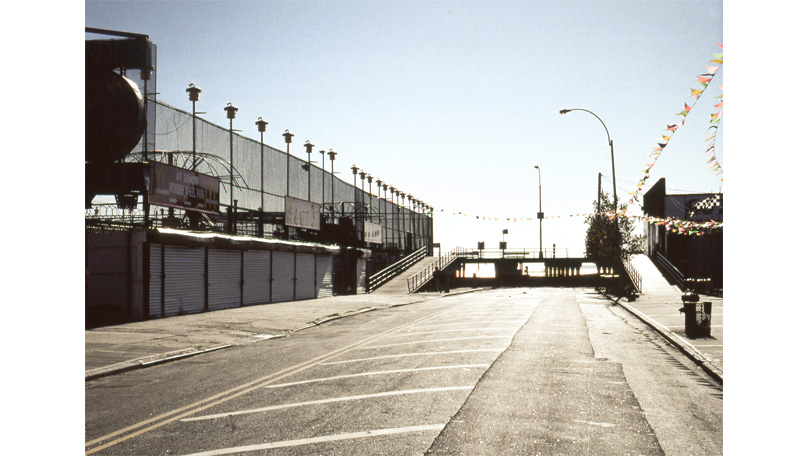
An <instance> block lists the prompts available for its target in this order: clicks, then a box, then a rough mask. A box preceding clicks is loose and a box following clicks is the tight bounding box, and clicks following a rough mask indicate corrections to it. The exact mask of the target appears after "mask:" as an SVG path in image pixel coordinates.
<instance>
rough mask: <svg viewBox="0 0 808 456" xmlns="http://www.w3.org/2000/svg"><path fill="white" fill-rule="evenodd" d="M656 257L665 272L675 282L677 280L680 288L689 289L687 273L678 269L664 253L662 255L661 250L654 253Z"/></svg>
mask: <svg viewBox="0 0 808 456" xmlns="http://www.w3.org/2000/svg"><path fill="white" fill-rule="evenodd" d="M654 259H655V260H656V262H657V263H658V264H659V265H660V266H661V267H662V269H663V270H664V271H665V273H666V274H667V275H669V276H670V277H671V278H672V279H673V281H674V282H676V285H677V286H678V287H679V289H681V290H686V289H687V286H686V285H685V275H684V274H682V273H681V272H680V271H679V270H678V269H676V266H674V265H673V264H672V263H671V262H670V261H668V259H667V258H665V256H664V255H662V254H661V253H660V252H656V254H655V255H654Z"/></svg>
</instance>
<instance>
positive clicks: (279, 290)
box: [272, 252, 295, 302]
mask: <svg viewBox="0 0 808 456" xmlns="http://www.w3.org/2000/svg"><path fill="white" fill-rule="evenodd" d="M294 278H295V254H294V253H290V252H272V302H284V301H292V300H293V299H295V294H294V293H295V281H294Z"/></svg>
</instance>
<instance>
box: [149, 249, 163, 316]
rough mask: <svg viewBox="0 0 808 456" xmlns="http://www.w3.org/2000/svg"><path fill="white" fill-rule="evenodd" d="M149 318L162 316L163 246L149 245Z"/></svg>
mask: <svg viewBox="0 0 808 456" xmlns="http://www.w3.org/2000/svg"><path fill="white" fill-rule="evenodd" d="M148 248H149V314H148V315H149V318H158V317H162V316H163V246H162V245H160V244H150V245H149V247H148Z"/></svg>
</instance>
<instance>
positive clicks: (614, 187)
mask: <svg viewBox="0 0 808 456" xmlns="http://www.w3.org/2000/svg"><path fill="white" fill-rule="evenodd" d="M570 111H585V112H588V113H589V114H592V115H593V116H595V118H596V119H598V120H599V121H600V123H601V125H603V128H604V129H605V130H606V138H607V139H608V140H609V148H610V149H611V153H612V192H613V193H614V234H615V244H616V245H615V250H616V251H615V256H616V257H617V258H616V260H617V261H619V260H620V225H619V224H618V220H617V178H616V177H615V172H614V142H612V137H611V135H610V134H609V129H608V128H606V124H605V123H604V122H603V119H601V118H600V117H598V115H597V114H595V113H594V112H592V111H590V110H588V109H578V108H576V109H562V110H561V111H559V113H561V115H564V114H566V113H568V112H570ZM598 201H600V195H598ZM614 267H615V268H616V267H617V264H615V266H614Z"/></svg>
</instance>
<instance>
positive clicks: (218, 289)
mask: <svg viewBox="0 0 808 456" xmlns="http://www.w3.org/2000/svg"><path fill="white" fill-rule="evenodd" d="M240 306H241V251H240V250H224V249H215V248H209V249H208V310H219V309H229V308H232V307H240Z"/></svg>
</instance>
